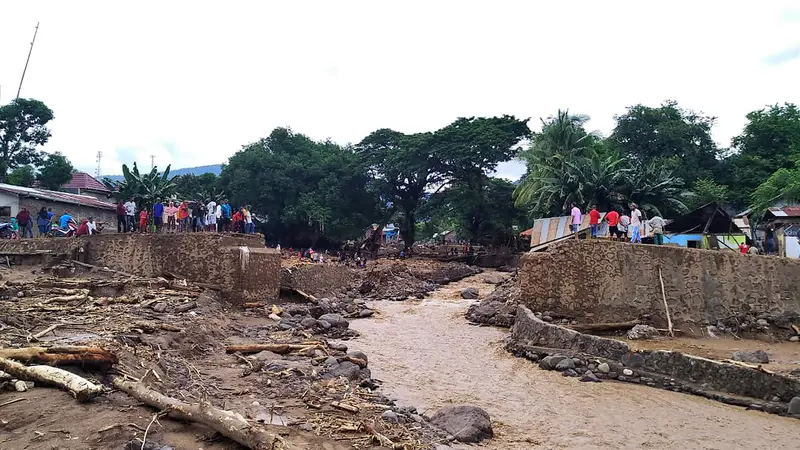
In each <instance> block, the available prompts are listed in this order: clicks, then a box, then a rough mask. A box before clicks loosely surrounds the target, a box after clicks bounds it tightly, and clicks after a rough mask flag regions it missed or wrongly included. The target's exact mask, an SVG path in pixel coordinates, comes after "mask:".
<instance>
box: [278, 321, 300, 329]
mask: <svg viewBox="0 0 800 450" xmlns="http://www.w3.org/2000/svg"><path fill="white" fill-rule="evenodd" d="M296 326H297V325H295V324H293V323H292V322H290V321H288V320H286V319H284V320H281V322H280V323H279V324H278V327H279V328H280V329H281V330H292V329H294V328H295V327H296Z"/></svg>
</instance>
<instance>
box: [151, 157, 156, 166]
mask: <svg viewBox="0 0 800 450" xmlns="http://www.w3.org/2000/svg"><path fill="white" fill-rule="evenodd" d="M155 166H156V155H150V170H153V167H155Z"/></svg>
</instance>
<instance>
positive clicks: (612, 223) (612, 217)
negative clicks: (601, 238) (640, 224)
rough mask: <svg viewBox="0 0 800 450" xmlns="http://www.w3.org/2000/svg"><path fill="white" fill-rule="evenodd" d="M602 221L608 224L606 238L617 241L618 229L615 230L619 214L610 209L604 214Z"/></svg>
mask: <svg viewBox="0 0 800 450" xmlns="http://www.w3.org/2000/svg"><path fill="white" fill-rule="evenodd" d="M603 221H605V222H608V237H610V238H611V239H612V240H615V241H616V240H618V239H619V236H620V234H619V228H617V225H618V224H619V213H618V212H616V211H614V210H613V209H612V210H611V211H609V212H607V213H606V216H605V217H603Z"/></svg>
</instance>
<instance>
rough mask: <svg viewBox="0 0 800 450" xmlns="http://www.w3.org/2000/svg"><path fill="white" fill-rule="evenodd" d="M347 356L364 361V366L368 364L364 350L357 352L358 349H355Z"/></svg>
mask: <svg viewBox="0 0 800 450" xmlns="http://www.w3.org/2000/svg"><path fill="white" fill-rule="evenodd" d="M347 356H349V357H351V358H355V359H360V360H361V361H364V367H366V366H367V365H368V364H369V359H367V355H366V354H365V353H364V352H359V351H358V350H356V351H352V352H350V353H348V354H347Z"/></svg>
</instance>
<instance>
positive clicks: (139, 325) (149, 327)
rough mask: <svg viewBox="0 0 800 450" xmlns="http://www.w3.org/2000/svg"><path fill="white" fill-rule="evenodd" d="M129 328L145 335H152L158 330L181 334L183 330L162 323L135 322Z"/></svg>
mask: <svg viewBox="0 0 800 450" xmlns="http://www.w3.org/2000/svg"><path fill="white" fill-rule="evenodd" d="M131 328H133V329H139V330H142V331H143V332H145V333H154V332H156V331H158V330H161V331H173V332H176V333H183V328H181V327H178V326H175V325H172V324H170V323H163V322H136V323H134V324H133V327H131Z"/></svg>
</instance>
